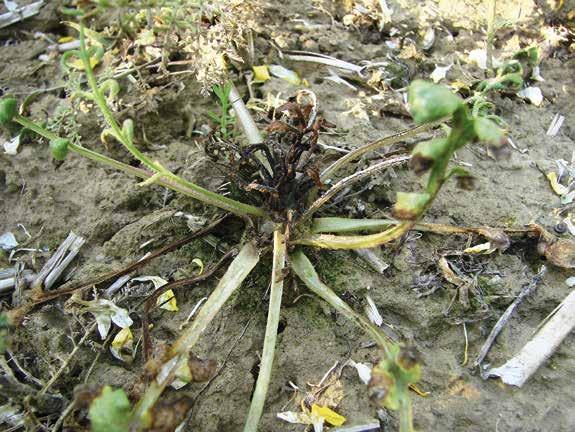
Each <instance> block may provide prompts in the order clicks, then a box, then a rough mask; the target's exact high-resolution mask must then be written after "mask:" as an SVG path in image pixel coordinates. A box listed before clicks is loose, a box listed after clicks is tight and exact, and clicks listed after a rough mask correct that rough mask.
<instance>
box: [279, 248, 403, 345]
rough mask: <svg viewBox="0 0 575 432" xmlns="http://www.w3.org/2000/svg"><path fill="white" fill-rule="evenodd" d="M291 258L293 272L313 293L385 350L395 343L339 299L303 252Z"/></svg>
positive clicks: (298, 252)
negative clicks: (321, 278)
mask: <svg viewBox="0 0 575 432" xmlns="http://www.w3.org/2000/svg"><path fill="white" fill-rule="evenodd" d="M290 258H291V259H290V263H291V267H292V269H293V271H294V272H295V273H296V274H297V275H298V277H299V278H300V279H301V280H302V281H303V282H304V283H305V284H306V286H307V287H308V288H309V289H310V290H311V291H313V292H314V293H315V294H316V295H318V296H319V297H321V298H322V299H324V300H325V301H326V302H328V303H329V304H330V305H331V306H332V307H334V308H335V309H336V310H337V311H338V312H339V313H341V314H342V315H343V316H345V317H346V318H347V319H349V320H350V321H352V322H354V323H355V324H356V325H358V326H359V327H360V328H362V329H363V330H365V332H366V333H368V334H369V335H370V336H371V337H372V338H373V339H374V340H375V342H377V343H378V345H380V346H381V347H382V348H383V349H386V347H388V346H389V344H390V343H393V341H392V340H391V339H390V338H389V337H388V336H387V335H385V334H384V333H382V332H381V330H380V329H378V328H377V327H375V326H374V325H373V324H372V323H371V322H369V321H368V320H367V318H365V317H364V316H363V315H360V314H358V313H357V312H355V311H354V310H353V309H352V308H351V307H350V306H349V305H348V304H347V303H345V302H344V301H343V300H342V299H341V298H339V296H338V295H337V294H336V293H335V292H333V290H332V289H331V288H330V287H328V286H327V285H325V284H324V283H323V282H322V281H321V280H320V278H319V276H318V274H317V272H316V271H315V268H314V267H313V264H312V263H311V261H310V260H309V259H308V258H307V257H306V256H305V254H304V253H303V252H302V251H297V252H296V253H295V254H293V255H292V256H291V257H290Z"/></svg>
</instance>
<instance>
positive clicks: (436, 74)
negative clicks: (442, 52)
mask: <svg viewBox="0 0 575 432" xmlns="http://www.w3.org/2000/svg"><path fill="white" fill-rule="evenodd" d="M452 66H453V63H452V64H450V65H448V66H435V69H434V70H433V72H431V75H429V78H431V79H432V80H433V82H434V83H436V84H437V83H438V82H439V81H441V80H442V79H444V78H445V76H446V75H447V72H449V69H451V68H452Z"/></svg>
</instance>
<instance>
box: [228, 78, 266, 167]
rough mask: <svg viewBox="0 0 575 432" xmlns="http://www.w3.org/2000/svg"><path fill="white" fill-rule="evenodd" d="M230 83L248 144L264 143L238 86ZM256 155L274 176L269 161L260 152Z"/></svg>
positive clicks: (233, 104) (236, 109)
mask: <svg viewBox="0 0 575 432" xmlns="http://www.w3.org/2000/svg"><path fill="white" fill-rule="evenodd" d="M230 83H231V88H230V94H229V96H228V97H229V100H230V103H231V104H232V108H233V109H234V111H235V113H236V116H237V118H238V121H239V123H240V125H241V127H242V130H243V131H244V135H245V136H246V139H247V140H248V143H249V144H251V145H254V144H261V143H263V142H264V139H263V137H262V134H261V133H260V131H259V129H258V127H257V125H256V122H255V121H254V119H253V117H252V115H251V114H250V112H249V111H248V108H247V107H246V104H245V103H244V101H243V99H242V97H241V96H240V93H239V92H238V89H237V88H236V86H235V85H234V83H233V82H232V81H230ZM254 154H255V157H256V158H257V159H258V160H259V161H260V162H261V163H262V165H263V166H264V167H265V169H266V170H267V171H268V173H269V174H273V171H272V167H271V166H270V163H269V161H268V160H267V159H266V157H265V156H264V155H263V154H262V152H261V151H260V150H258V151H256V152H255V153H254Z"/></svg>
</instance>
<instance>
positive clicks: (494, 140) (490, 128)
mask: <svg viewBox="0 0 575 432" xmlns="http://www.w3.org/2000/svg"><path fill="white" fill-rule="evenodd" d="M473 129H474V130H475V134H476V135H477V138H478V139H479V140H480V141H484V142H486V143H487V144H489V145H490V146H493V147H501V146H502V145H503V144H504V143H505V134H504V133H503V131H502V130H501V129H500V128H499V126H497V125H496V124H495V123H494V122H493V121H491V120H489V119H486V118H485V117H477V118H475V119H474V120H473Z"/></svg>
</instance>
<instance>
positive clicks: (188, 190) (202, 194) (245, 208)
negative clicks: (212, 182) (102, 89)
mask: <svg viewBox="0 0 575 432" xmlns="http://www.w3.org/2000/svg"><path fill="white" fill-rule="evenodd" d="M13 120H14V121H15V122H16V123H19V124H20V125H22V126H23V127H25V128H26V129H29V130H31V131H33V132H35V133H37V134H38V135H40V136H42V137H44V138H46V139H48V140H54V139H57V138H59V137H58V135H56V134H55V133H53V132H50V131H48V130H46V129H44V128H42V127H40V126H38V125H37V124H36V123H34V122H32V121H30V120H28V119H27V118H26V117H22V116H21V115H16V116H15V117H14V119H13ZM68 148H69V149H70V150H72V151H73V152H75V153H78V154H79V155H81V156H84V157H85V158H88V159H90V160H93V161H96V162H99V163H101V164H103V165H107V166H109V167H111V168H115V169H117V170H120V171H123V172H125V173H126V174H130V175H133V176H136V177H140V178H143V179H149V178H151V177H152V176H153V174H151V173H149V172H147V171H144V170H142V169H141V168H136V167H133V166H131V165H127V164H124V163H122V162H119V161H117V160H115V159H112V158H109V157H107V156H104V155H103V154H100V153H98V152H95V151H93V150H90V149H87V148H85V147H82V146H80V145H77V144H73V143H70V144H69V145H68ZM171 180H172V179H171V178H170V179H169V180H168V179H164V178H159V179H157V180H155V183H157V184H158V185H160V186H163V187H166V188H169V189H172V190H174V191H176V192H179V193H181V194H183V195H187V196H189V197H192V198H194V199H197V200H198V201H201V202H203V203H205V204H208V205H213V206H215V207H218V208H221V209H223V210H226V211H229V212H230V213H233V214H236V215H240V216H245V215H251V216H258V217H263V216H265V215H266V213H265V212H264V210H262V209H260V208H258V207H254V206H252V205H249V204H244V203H241V202H239V201H235V200H233V199H230V198H228V197H224V196H222V195H219V194H217V193H215V192H212V191H209V190H207V189H204V188H202V187H200V186H198V185H193V186H194V187H193V188H192V187H188V186H187V185H185V184H184V185H182V184H178V183H175V182H173V181H171ZM185 183H189V182H185ZM192 184H193V183H192Z"/></svg>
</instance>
